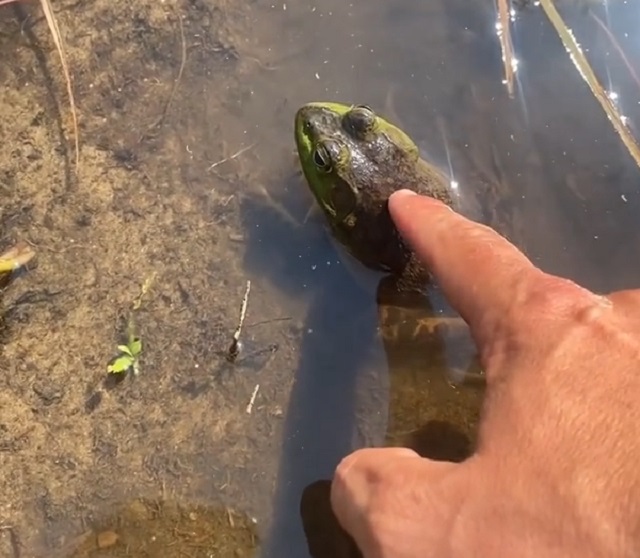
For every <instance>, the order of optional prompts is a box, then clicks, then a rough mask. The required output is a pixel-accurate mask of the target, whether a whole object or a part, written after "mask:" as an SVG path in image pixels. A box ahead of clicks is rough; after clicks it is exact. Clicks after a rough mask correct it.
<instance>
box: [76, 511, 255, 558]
mask: <svg viewBox="0 0 640 558" xmlns="http://www.w3.org/2000/svg"><path fill="white" fill-rule="evenodd" d="M74 542H75V544H77V548H75V549H74V550H73V551H72V552H71V553H70V554H68V558H93V557H96V558H97V557H100V558H124V557H127V556H131V557H133V556H135V557H136V558H147V557H148V558H152V557H156V556H166V557H167V558H178V557H189V558H209V557H210V556H219V557H220V558H250V557H253V556H255V555H256V547H257V535H256V532H255V525H254V523H253V521H252V520H251V519H250V518H247V517H246V516H244V515H240V514H237V513H236V512H234V511H233V510H231V509H229V508H226V509H225V508H220V509H212V508H207V507H203V506H193V507H189V506H183V505H181V504H179V503H176V502H172V501H157V500H135V501H133V502H131V503H130V504H129V505H127V506H126V507H124V508H122V509H121V510H119V511H118V512H117V513H116V514H114V515H113V516H111V517H108V518H105V519H103V520H102V521H101V522H100V526H99V528H98V529H96V530H92V531H88V532H86V533H84V534H82V535H81V536H80V537H78V540H77V541H74Z"/></svg>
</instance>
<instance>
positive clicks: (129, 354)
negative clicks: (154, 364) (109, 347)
mask: <svg viewBox="0 0 640 558" xmlns="http://www.w3.org/2000/svg"><path fill="white" fill-rule="evenodd" d="M118 350H119V351H120V354H119V355H118V356H117V357H116V358H115V359H114V360H113V361H112V362H111V364H109V366H107V371H108V372H109V374H127V373H128V372H129V371H132V372H133V375H134V376H137V375H138V373H139V372H140V365H139V363H138V357H139V356H140V354H141V353H142V339H140V338H139V337H133V338H132V339H130V340H129V342H128V343H127V344H126V345H118Z"/></svg>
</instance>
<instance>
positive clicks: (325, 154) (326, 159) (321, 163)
mask: <svg viewBox="0 0 640 558" xmlns="http://www.w3.org/2000/svg"><path fill="white" fill-rule="evenodd" d="M313 163H314V164H315V166H316V167H318V169H319V170H321V171H322V172H331V156H330V155H329V151H328V149H327V148H326V147H325V146H324V145H323V144H320V145H318V147H316V148H315V149H314V151H313Z"/></svg>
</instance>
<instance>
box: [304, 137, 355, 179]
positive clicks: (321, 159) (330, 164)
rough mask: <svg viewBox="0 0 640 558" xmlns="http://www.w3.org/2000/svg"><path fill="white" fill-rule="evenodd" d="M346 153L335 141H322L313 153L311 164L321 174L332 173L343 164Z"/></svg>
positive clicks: (341, 145)
mask: <svg viewBox="0 0 640 558" xmlns="http://www.w3.org/2000/svg"><path fill="white" fill-rule="evenodd" d="M346 156H348V151H347V150H346V149H345V148H344V146H343V144H342V143H340V142H338V141H336V140H324V141H322V142H320V143H318V145H317V147H316V148H315V150H314V151H313V162H314V164H315V165H316V167H317V168H318V169H319V170H321V171H322V172H327V173H328V172H332V171H333V170H334V168H336V166H337V167H340V165H341V164H343V163H344V161H345V157H346Z"/></svg>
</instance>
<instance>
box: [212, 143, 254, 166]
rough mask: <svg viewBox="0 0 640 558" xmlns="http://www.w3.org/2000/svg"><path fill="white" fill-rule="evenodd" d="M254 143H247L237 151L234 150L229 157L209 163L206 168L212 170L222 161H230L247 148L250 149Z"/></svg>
mask: <svg viewBox="0 0 640 558" xmlns="http://www.w3.org/2000/svg"><path fill="white" fill-rule="evenodd" d="M254 145H255V143H252V144H251V145H247V146H246V147H243V148H242V149H238V151H236V152H235V153H234V154H233V155H229V157H225V158H224V159H220V160H219V161H217V162H215V163H212V164H211V165H209V168H208V169H207V170H213V169H215V168H216V167H218V166H220V165H221V164H222V163H226V162H227V161H232V160H233V159H235V158H236V157H240V155H242V154H243V153H244V152H245V151H249V149H251V148H252V147H253V146H254Z"/></svg>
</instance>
